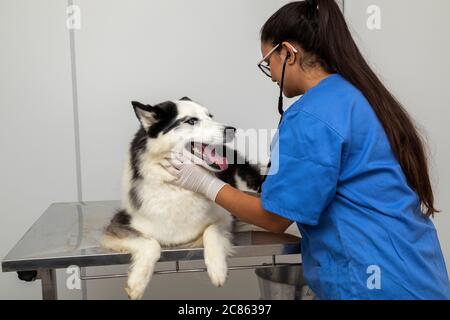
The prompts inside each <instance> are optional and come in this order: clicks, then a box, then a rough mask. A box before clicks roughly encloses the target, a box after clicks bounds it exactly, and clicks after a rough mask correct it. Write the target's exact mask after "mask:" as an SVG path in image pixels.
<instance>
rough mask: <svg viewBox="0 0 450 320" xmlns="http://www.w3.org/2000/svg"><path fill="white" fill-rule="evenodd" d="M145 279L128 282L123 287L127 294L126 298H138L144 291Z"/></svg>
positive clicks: (140, 297)
mask: <svg viewBox="0 0 450 320" xmlns="http://www.w3.org/2000/svg"><path fill="white" fill-rule="evenodd" d="M144 283H145V281H142V282H140V283H139V282H136V283H130V282H128V286H127V287H126V288H125V291H126V293H127V295H128V299H130V300H140V299H142V296H143V295H144V293H145V288H146V285H145V284H144Z"/></svg>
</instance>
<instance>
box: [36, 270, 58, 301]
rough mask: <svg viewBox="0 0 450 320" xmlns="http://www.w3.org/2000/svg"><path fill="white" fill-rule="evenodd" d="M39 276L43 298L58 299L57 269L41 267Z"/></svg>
mask: <svg viewBox="0 0 450 320" xmlns="http://www.w3.org/2000/svg"><path fill="white" fill-rule="evenodd" d="M39 278H40V279H41V284H42V299H43V300H57V299H58V289H57V287H56V272H55V269H40V270H39Z"/></svg>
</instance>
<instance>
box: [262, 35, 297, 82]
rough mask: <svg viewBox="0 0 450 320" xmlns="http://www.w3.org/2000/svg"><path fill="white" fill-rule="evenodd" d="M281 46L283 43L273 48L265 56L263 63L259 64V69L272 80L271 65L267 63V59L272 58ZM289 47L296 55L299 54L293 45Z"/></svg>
mask: <svg viewBox="0 0 450 320" xmlns="http://www.w3.org/2000/svg"><path fill="white" fill-rule="evenodd" d="M280 45H281V43H279V44H277V45H276V46H275V47H273V48H272V50H270V51H269V52H268V53H267V54H266V55H265V56H264V58H262V59H261V61H259V62H258V68H259V69H260V70H261V71H262V72H263V73H264V74H265V75H266V76H268V77H269V78H272V72H271V70H270V65H269V63H268V62H267V59H268V58H269V57H270V55H271V54H272V53H274V52H275V50H277V49H278V47H279V46H280ZM289 46H290V47H291V48H292V51H294V53H298V50H297V49H295V48H294V47H293V46H292V45H291V44H289Z"/></svg>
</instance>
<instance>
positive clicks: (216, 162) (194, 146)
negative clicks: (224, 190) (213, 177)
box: [187, 141, 228, 171]
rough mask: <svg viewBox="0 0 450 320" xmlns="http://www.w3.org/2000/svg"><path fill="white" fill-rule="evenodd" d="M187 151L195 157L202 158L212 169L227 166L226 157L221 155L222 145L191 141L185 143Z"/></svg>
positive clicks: (220, 169) (215, 169) (224, 168)
mask: <svg viewBox="0 0 450 320" xmlns="http://www.w3.org/2000/svg"><path fill="white" fill-rule="evenodd" d="M187 149H188V150H189V152H190V153H191V154H192V155H194V157H196V158H197V159H200V160H203V161H204V162H206V164H207V165H208V166H209V167H210V168H211V169H213V170H214V171H224V170H226V169H227V168H228V160H227V157H226V156H224V155H222V154H221V153H223V150H224V147H223V146H215V145H211V144H206V143H201V142H195V141H192V142H191V143H190V144H188V145H187Z"/></svg>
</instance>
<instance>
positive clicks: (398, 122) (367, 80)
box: [261, 0, 439, 217]
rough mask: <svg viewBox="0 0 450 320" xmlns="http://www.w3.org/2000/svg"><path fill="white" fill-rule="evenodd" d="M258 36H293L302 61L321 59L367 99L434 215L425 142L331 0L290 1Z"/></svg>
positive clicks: (279, 38) (426, 210)
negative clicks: (359, 47) (369, 62)
mask: <svg viewBox="0 0 450 320" xmlns="http://www.w3.org/2000/svg"><path fill="white" fill-rule="evenodd" d="M261 41H263V42H268V43H272V44H273V45H276V44H279V43H281V42H283V41H292V42H295V43H297V44H299V45H300V46H301V47H302V49H303V50H304V51H305V59H304V62H303V63H302V68H303V67H305V65H307V66H309V67H311V66H314V65H317V64H318V65H320V66H321V67H322V68H324V69H325V70H326V71H327V72H329V73H339V74H340V75H342V76H343V77H344V78H345V79H347V80H348V81H349V82H350V83H352V84H353V85H354V86H355V87H357V88H358V89H359V90H360V91H361V92H362V93H363V94H364V96H365V97H366V99H367V100H368V101H369V103H370V105H371V106H372V108H373V110H374V112H375V113H376V115H377V117H378V119H379V121H380V122H381V124H382V126H383V128H384V130H385V132H386V135H387V137H388V139H389V142H390V144H391V147H392V150H393V152H394V155H395V156H396V158H397V160H398V162H399V163H400V165H401V167H402V169H403V172H404V174H405V176H406V178H407V180H408V183H409V185H410V186H411V187H412V188H413V189H414V190H415V191H416V193H417V194H418V197H419V199H420V204H421V208H422V211H423V213H424V214H426V215H427V216H428V217H429V216H434V213H436V212H439V211H438V210H436V209H435V208H434V196H433V190H432V187H431V182H430V176H429V172H428V164H427V158H426V153H425V144H424V142H423V141H422V138H421V136H420V135H419V133H418V130H417V128H416V126H415V124H414V122H413V120H412V119H411V118H410V116H409V115H408V113H407V112H406V110H405V109H404V107H403V106H402V105H401V104H400V102H399V101H397V99H396V98H395V97H394V96H393V95H392V94H391V93H390V92H389V91H388V90H387V89H386V87H385V86H384V85H383V83H382V82H381V81H380V79H379V78H378V77H377V75H376V74H375V73H374V72H373V71H372V69H371V68H370V66H369V65H368V64H367V62H366V61H365V59H364V57H363V56H362V54H361V52H360V51H359V49H358V47H357V45H356V43H355V41H354V40H353V38H352V36H351V34H350V31H349V29H348V26H347V23H346V22H345V18H344V16H343V14H342V12H341V10H340V8H339V6H338V5H337V4H336V2H335V1H334V0H308V1H297V2H292V3H289V4H287V5H285V6H284V7H282V8H281V9H279V10H278V11H277V12H276V13H275V14H273V15H272V16H271V17H270V18H269V20H268V21H267V22H266V23H265V24H264V26H263V27H262V30H261Z"/></svg>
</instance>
